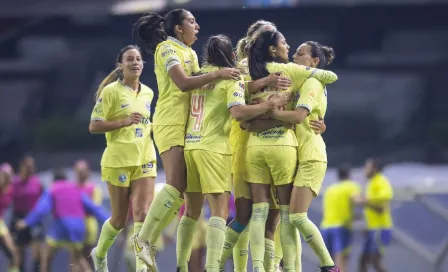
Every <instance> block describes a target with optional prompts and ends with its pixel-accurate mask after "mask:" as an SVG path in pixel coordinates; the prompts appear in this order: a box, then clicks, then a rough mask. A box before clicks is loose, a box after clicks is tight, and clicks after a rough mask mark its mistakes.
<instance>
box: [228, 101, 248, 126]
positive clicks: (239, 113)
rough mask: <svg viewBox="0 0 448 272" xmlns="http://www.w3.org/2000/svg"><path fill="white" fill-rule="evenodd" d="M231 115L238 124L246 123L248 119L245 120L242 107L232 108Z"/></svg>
mask: <svg viewBox="0 0 448 272" xmlns="http://www.w3.org/2000/svg"><path fill="white" fill-rule="evenodd" d="M230 115H232V118H233V119H235V120H236V121H238V122H243V121H246V118H244V111H243V109H242V106H241V105H236V106H233V107H231V108H230Z"/></svg>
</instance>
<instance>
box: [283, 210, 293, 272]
mask: <svg viewBox="0 0 448 272" xmlns="http://www.w3.org/2000/svg"><path fill="white" fill-rule="evenodd" d="M280 239H281V242H282V248H283V269H284V270H285V271H288V272H290V271H291V272H294V271H295V270H296V256H297V249H296V247H297V229H296V228H295V227H294V226H293V225H292V224H291V223H290V222H289V205H280Z"/></svg>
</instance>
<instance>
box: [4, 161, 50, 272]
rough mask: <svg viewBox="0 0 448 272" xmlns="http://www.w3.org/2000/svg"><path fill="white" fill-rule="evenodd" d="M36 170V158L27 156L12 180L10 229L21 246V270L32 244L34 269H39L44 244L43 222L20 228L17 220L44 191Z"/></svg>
mask: <svg viewBox="0 0 448 272" xmlns="http://www.w3.org/2000/svg"><path fill="white" fill-rule="evenodd" d="M35 171H36V164H35V161H34V158H33V157H31V156H25V157H23V158H22V160H21V161H20V169H19V174H18V175H17V176H15V177H14V178H13V182H12V187H13V195H12V203H13V211H12V220H11V226H10V230H11V234H12V236H13V237H14V240H15V242H16V245H17V246H18V248H19V259H20V270H24V269H25V249H26V247H27V246H28V245H31V250H32V260H33V267H34V270H35V271H37V270H39V266H40V259H41V256H40V250H39V248H40V247H41V246H42V245H43V242H42V241H43V240H44V238H45V234H44V229H43V224H37V225H35V226H34V227H33V228H32V229H31V228H25V229H22V230H18V229H17V228H16V223H17V221H18V220H21V219H23V218H25V216H26V215H27V214H28V213H29V212H30V211H31V209H33V207H34V205H35V204H36V203H37V200H38V199H39V197H40V195H41V194H42V192H43V187H42V184H41V182H40V179H39V177H38V176H37V175H35V174H34V173H35Z"/></svg>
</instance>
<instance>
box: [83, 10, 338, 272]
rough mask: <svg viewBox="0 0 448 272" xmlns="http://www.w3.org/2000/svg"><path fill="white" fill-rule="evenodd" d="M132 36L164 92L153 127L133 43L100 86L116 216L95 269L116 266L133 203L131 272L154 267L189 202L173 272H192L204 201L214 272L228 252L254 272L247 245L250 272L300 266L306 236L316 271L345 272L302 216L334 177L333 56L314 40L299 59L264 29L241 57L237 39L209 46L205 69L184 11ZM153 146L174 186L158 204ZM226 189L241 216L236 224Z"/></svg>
mask: <svg viewBox="0 0 448 272" xmlns="http://www.w3.org/2000/svg"><path fill="white" fill-rule="evenodd" d="M134 32H135V34H136V36H138V37H139V39H140V41H141V42H142V44H143V45H144V48H145V51H146V52H147V53H150V54H152V55H154V67H155V68H154V69H155V74H156V78H157V85H158V94H159V95H158V100H157V104H156V108H155V113H154V116H153V122H152V123H151V122H150V114H151V102H152V100H153V97H154V93H153V91H152V90H151V89H150V88H149V87H147V86H145V85H144V84H142V83H140V81H139V77H140V75H141V73H142V70H143V60H142V52H141V51H140V48H139V47H137V46H133V45H130V46H127V47H124V48H123V49H122V50H121V51H120V53H119V55H118V57H117V69H115V70H114V71H113V72H112V73H111V74H110V75H109V76H108V77H107V78H106V79H104V81H103V82H102V83H101V85H100V87H99V89H98V92H97V96H96V105H95V107H94V110H93V112H92V118H91V122H90V125H89V130H90V132H91V133H105V134H106V140H107V148H106V150H105V151H104V154H103V157H102V160H101V172H102V180H103V181H106V182H107V184H108V189H109V195H110V201H111V209H112V210H111V217H110V218H109V219H107V220H106V221H105V222H104V224H103V226H102V229H101V234H100V237H99V241H98V245H97V246H96V247H95V248H94V249H93V250H92V253H91V256H92V258H93V261H94V265H95V269H96V271H99V272H105V271H109V270H108V266H107V252H108V250H109V248H110V247H111V246H112V244H113V243H114V241H115V239H116V237H117V235H118V234H119V233H120V231H121V230H122V229H123V228H124V227H125V225H126V222H127V216H128V210H129V205H131V206H132V216H133V220H134V235H133V236H132V237H131V238H130V243H131V244H132V246H133V248H134V252H135V255H136V261H137V262H136V271H140V272H145V271H147V272H148V271H152V272H154V271H158V270H157V265H156V262H155V255H156V251H157V250H156V246H155V245H156V242H157V240H158V238H159V237H160V235H161V233H162V231H163V230H164V229H165V228H167V226H168V225H169V224H170V223H171V221H173V219H174V218H175V217H176V215H177V214H178V211H179V208H180V207H181V206H182V205H183V204H184V203H185V211H184V214H183V216H182V218H181V219H180V222H179V226H178V230H177V242H176V253H177V258H176V260H177V271H180V272H185V271H188V263H189V260H190V255H191V251H192V244H193V232H194V230H195V226H196V224H197V221H198V219H199V218H200V216H201V210H202V206H203V204H204V198H205V199H206V200H207V202H208V205H209V208H210V218H209V221H208V225H207V229H206V261H205V271H207V272H220V271H224V266H225V264H226V262H227V260H228V259H229V258H230V257H231V256H233V262H234V267H235V268H234V269H235V271H238V272H243V271H246V269H247V268H246V267H247V262H248V254H247V253H248V250H250V253H251V256H252V262H253V263H252V266H253V271H257V272H261V271H280V261H281V262H282V269H283V271H302V270H301V242H300V236H302V237H304V239H305V241H306V243H307V244H308V245H309V246H310V247H311V248H312V250H313V251H314V252H315V254H316V256H317V257H318V258H319V261H320V271H327V272H335V271H340V270H339V268H338V267H337V266H336V265H335V263H334V261H333V259H332V257H331V254H330V253H329V251H328V250H327V248H326V246H325V243H324V240H323V237H322V235H321V233H320V231H319V229H318V228H317V227H316V225H315V224H314V223H313V222H312V221H310V220H309V219H308V216H307V212H308V208H309V206H310V204H311V202H312V200H313V199H314V198H315V197H316V196H317V195H318V194H319V191H320V189H321V186H322V182H323V179H324V176H325V172H326V168H327V155H326V147H325V142H324V140H323V138H322V136H321V134H322V133H323V132H324V131H325V124H324V121H323V120H324V117H325V113H326V109H327V89H326V86H327V85H330V84H331V83H333V82H335V81H336V80H337V76H336V74H335V73H333V72H331V71H328V70H325V69H326V67H327V65H329V64H331V63H332V61H333V60H334V57H335V55H334V52H333V50H332V49H331V48H329V47H326V46H322V45H321V44H319V43H318V42H313V41H310V42H306V43H303V44H302V45H300V46H299V47H298V48H297V51H296V52H295V53H294V56H293V62H290V61H289V56H288V53H289V48H290V47H289V45H288V44H287V42H286V39H285V37H284V36H283V35H282V33H281V32H280V31H279V30H278V29H277V28H276V26H275V25H274V24H273V23H271V22H267V21H261V20H260V21H257V22H255V23H254V24H252V25H251V26H250V27H249V29H248V31H247V35H246V36H245V37H244V38H242V39H241V40H240V41H239V42H238V44H237V51H236V53H235V52H234V46H233V45H232V42H231V40H230V39H229V38H228V37H226V36H224V35H216V36H212V37H210V38H209V39H208V40H207V43H206V45H205V49H204V52H203V63H202V65H201V66H200V65H199V61H198V57H197V54H196V52H195V51H194V50H193V49H192V48H191V45H192V44H193V43H194V42H195V41H196V40H197V37H196V35H197V34H198V32H199V25H198V24H197V22H196V19H195V17H194V16H193V15H192V14H191V13H190V12H189V11H186V10H183V9H176V10H172V11H170V12H169V13H168V14H166V16H165V17H162V16H160V15H158V14H156V13H150V14H147V15H145V16H142V17H141V18H140V19H139V20H138V21H137V22H136V24H135V25H134ZM151 132H152V134H151ZM151 135H152V136H151ZM155 147H157V150H158V152H159V154H160V157H161V159H162V163H163V168H164V171H165V173H166V184H165V185H164V187H163V189H161V190H160V192H158V193H157V195H156V196H155V197H154V179H155V177H156V174H157V171H156V170H157V165H156V149H155ZM231 192H233V194H234V198H235V206H236V216H235V218H234V220H233V221H232V222H231V223H230V224H227V222H226V220H227V218H228V214H229V210H228V202H229V199H230V194H231ZM153 197H154V198H153ZM194 272H196V271H194Z"/></svg>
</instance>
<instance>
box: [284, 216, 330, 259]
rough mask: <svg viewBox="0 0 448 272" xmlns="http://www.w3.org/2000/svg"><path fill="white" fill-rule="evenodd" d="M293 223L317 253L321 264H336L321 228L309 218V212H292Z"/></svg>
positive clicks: (290, 217) (291, 219)
mask: <svg viewBox="0 0 448 272" xmlns="http://www.w3.org/2000/svg"><path fill="white" fill-rule="evenodd" d="M289 219H290V221H291V223H292V224H293V225H294V226H295V227H296V228H297V229H298V230H299V231H300V234H301V235H302V236H303V238H305V241H306V242H307V244H309V245H310V247H311V248H312V249H313V251H314V253H315V254H316V255H317V257H318V258H319V261H320V265H321V266H334V262H333V259H332V258H331V255H330V253H329V252H328V249H327V247H326V246H325V243H324V239H323V238H322V235H321V234H320V231H319V229H318V228H317V227H316V225H314V223H313V222H311V221H310V220H309V219H308V215H307V213H295V214H290V215H289Z"/></svg>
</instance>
